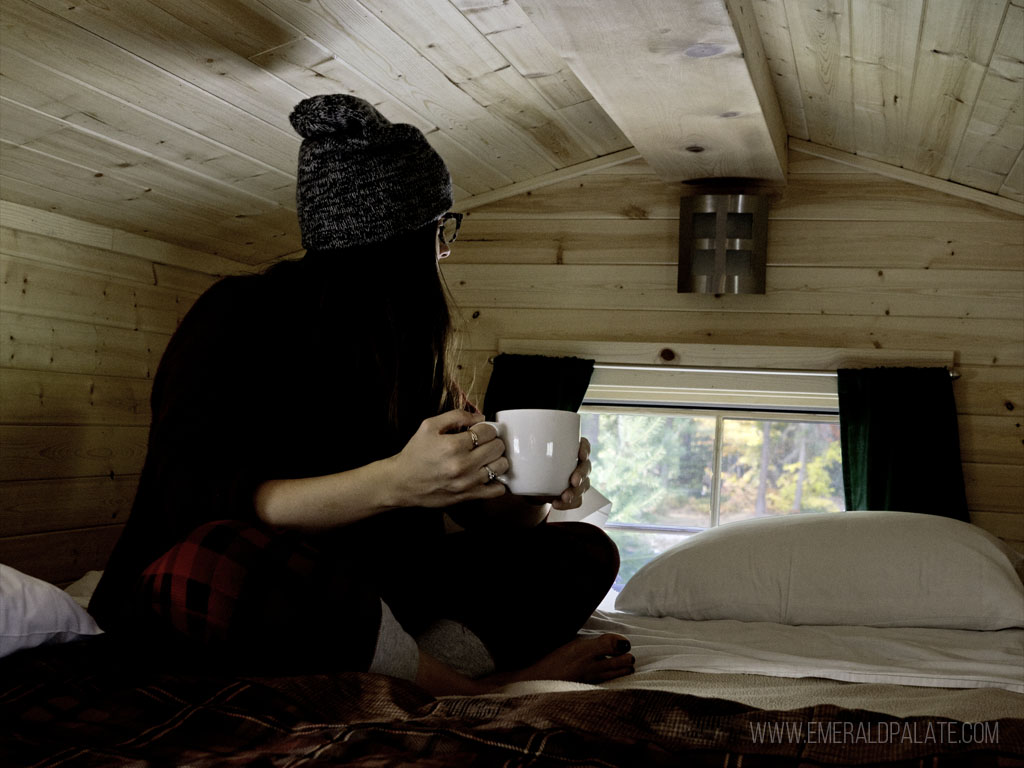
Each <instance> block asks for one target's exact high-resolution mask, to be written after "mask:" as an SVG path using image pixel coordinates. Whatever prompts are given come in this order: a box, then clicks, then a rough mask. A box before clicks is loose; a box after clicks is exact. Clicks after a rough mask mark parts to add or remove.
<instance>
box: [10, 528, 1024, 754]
mask: <svg viewBox="0 0 1024 768" xmlns="http://www.w3.org/2000/svg"><path fill="white" fill-rule="evenodd" d="M780 520H782V522H779V521H776V522H769V521H767V520H761V521H751V522H750V523H742V524H741V523H735V524H731V525H729V526H722V527H721V528H720V529H713V531H708V532H705V533H702V534H699V535H698V536H695V537H692V538H691V539H690V540H688V542H686V543H684V544H683V545H680V547H677V548H676V549H674V550H671V551H670V552H668V553H665V554H664V555H662V556H660V557H659V558H657V559H656V560H655V561H653V562H652V563H651V564H650V565H648V566H646V567H645V568H644V569H642V570H641V571H640V572H638V573H637V574H636V575H635V576H634V577H633V579H631V580H630V582H629V583H628V584H627V585H626V587H625V588H624V589H623V590H622V592H621V593H620V594H619V596H618V599H617V601H616V602H615V610H598V611H597V612H595V614H594V615H593V616H592V617H591V619H590V620H589V621H588V623H587V625H586V626H585V627H584V628H583V630H582V632H583V633H584V634H588V633H589V634H593V633H600V632H606V631H616V632H621V633H623V634H625V635H627V636H629V637H630V639H631V641H632V644H633V653H634V655H635V656H636V658H637V667H636V669H637V671H636V674H634V675H631V676H629V677H626V678H620V679H618V680H614V681H611V682H608V683H605V684H602V685H600V686H590V685H584V684H579V683H569V682H559V681H528V682H522V683H516V684H514V685H510V686H506V687H505V688H503V689H501V690H500V691H499V692H497V693H494V694H490V695H485V696H449V697H440V698H433V697H431V696H429V695H428V694H426V693H425V692H424V691H422V690H420V689H419V688H417V687H416V686H415V685H413V684H411V683H408V682H404V681H400V680H395V679H392V678H388V677H383V676H379V675H371V674H366V673H344V674H332V675H303V676H291V677H288V676H283V677H281V676H279V677H259V676H237V675H228V674H222V673H218V672H217V671H215V670H214V671H207V672H204V673H198V672H195V671H191V672H190V671H183V670H174V669H171V668H165V667H162V666H160V665H153V664H148V663H146V664H142V663H137V662H133V661H126V659H125V655H124V653H123V650H124V649H121V648H118V646H117V644H116V643H115V642H114V641H112V639H111V638H109V637H107V636H106V635H103V634H102V633H99V632H98V628H95V627H94V625H91V624H90V621H91V620H90V619H89V617H88V614H87V613H85V612H84V611H82V610H81V607H80V605H79V604H80V603H86V602H87V600H88V594H89V590H90V588H91V585H92V584H93V583H94V581H95V576H96V574H89V575H87V576H86V577H85V578H83V580H82V581H80V582H78V583H76V584H75V585H72V586H71V587H69V588H68V589H67V590H59V589H57V588H56V587H54V586H53V585H48V584H45V583H44V582H38V580H31V578H30V577H24V576H22V575H18V574H14V573H12V572H11V569H6V572H5V571H4V570H3V569H0V587H2V594H3V595H4V599H5V603H4V604H5V616H4V624H5V626H4V628H3V629H4V634H3V636H2V637H0V641H2V642H4V643H5V644H6V645H3V646H0V653H2V654H3V658H2V659H0V762H3V761H6V762H3V764H5V765H6V764H11V765H39V766H49V765H62V766H99V765H103V766H108V765H109V766H129V765H131V766H138V765H190V766H213V765H235V764H238V765H267V766H270V765H275V766H277V765H280V766H293V765H294V766H299V765H310V766H314V765H331V766H334V765H345V766H384V765H387V766H405V765H417V766H490V765H495V766H497V765H502V766H506V765H507V766H518V765H522V766H526V765H530V766H556V765H557V766H623V768H633V767H634V766H647V765H650V766H662V765H664V766H674V765H682V764H686V765H716V766H722V765H727V766H729V765H735V766H739V765H743V766H760V765H772V766H789V765H809V766H810V765H907V766H910V765H924V764H925V761H927V764H929V765H958V766H959V765H971V766H988V765H992V766H996V765H998V766H1009V765H1024V584H1022V582H1021V578H1020V570H1021V560H1022V558H1021V557H1020V556H1018V555H1016V554H1015V553H1013V552H1012V551H1011V550H1009V549H1008V548H1006V547H1005V546H1003V545H1002V544H1001V543H1000V542H999V541H998V540H997V539H994V538H993V537H991V536H989V535H988V534H986V533H985V532H984V531H981V530H980V529H978V528H976V527H975V526H970V525H968V524H966V523H960V522H957V521H953V520H947V519H945V518H941V517H935V516H928V515H919V514H910V513H894V512H880V513H848V514H846V515H821V516H808V515H805V516H798V517H797V518H794V519H792V520H790V521H789V522H786V519H780ZM714 531H717V533H715V532H714ZM709 534H710V535H709ZM13 582H17V583H16V584H14V585H13V586H12V583H13ZM76 601H77V602H76ZM32 603H35V604H36V605H35V609H33V607H32V605H31V604H32ZM22 605H24V606H25V607H24V609H23V608H21V607H20V606H22ZM40 606H45V607H44V608H41V607H40ZM47 611H49V613H47ZM19 612H20V613H23V614H25V615H24V616H22V617H15V616H14V614H15V613H19ZM44 614H46V615H44ZM15 620H17V622H18V623H19V626H17V627H12V622H14V621H15ZM512 620H515V617H510V621H512ZM19 633H20V634H19ZM15 646H18V647H15Z"/></svg>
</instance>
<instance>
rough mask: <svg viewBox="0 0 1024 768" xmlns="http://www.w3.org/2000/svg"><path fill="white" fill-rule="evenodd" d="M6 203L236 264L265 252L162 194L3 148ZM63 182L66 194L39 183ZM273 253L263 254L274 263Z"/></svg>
mask: <svg viewBox="0 0 1024 768" xmlns="http://www.w3.org/2000/svg"><path fill="white" fill-rule="evenodd" d="M0 152H2V157H3V166H2V168H3V185H2V187H0V193H2V194H3V196H4V199H7V200H11V201H13V202H18V203H22V204H25V205H36V206H39V207H43V208H44V209H48V208H53V207H56V208H57V210H58V212H61V213H66V214H67V215H72V216H76V217H82V218H86V219H88V220H90V221H96V222H99V223H103V224H106V225H108V226H110V227H111V228H115V227H116V228H126V229H134V230H135V231H136V232H137V233H138V234H147V235H151V236H154V237H165V238H167V239H168V240H169V241H171V242H174V243H177V244H179V245H184V246H186V247H189V248H194V249H200V250H206V251H208V252H210V253H213V254H216V255H230V256H232V257H233V258H236V259H251V258H252V255H253V254H254V253H256V254H259V253H261V252H263V251H266V249H267V246H266V245H265V244H264V243H262V242H259V243H256V242H253V243H249V244H239V243H238V242H237V241H229V240H224V239H221V238H220V237H219V235H220V234H221V232H220V230H219V220H213V221H210V220H209V218H208V217H205V216H204V218H197V216H196V213H197V209H195V208H193V209H191V210H188V209H187V208H186V207H185V206H184V205H183V204H181V203H179V202H178V201H176V200H174V199H172V198H168V197H166V196H163V195H161V194H160V193H158V192H154V191H148V192H147V191H146V188H143V187H138V186H135V185H133V184H129V183H126V182H122V181H119V180H117V179H114V178H112V177H109V176H105V175H104V174H103V173H101V172H99V171H95V170H93V169H90V168H86V167H83V166H80V165H78V164H75V163H69V162H65V161H63V160H59V159H57V158H53V157H50V156H48V155H45V154H43V153H40V152H35V151H32V150H30V149H26V148H24V147H17V146H14V145H12V144H6V143H2V144H0ZM40 178H42V179H49V180H53V179H58V180H59V183H60V186H61V191H60V192H57V191H55V190H52V189H46V188H42V187H39V186H37V185H36V184H35V183H34V181H33V180H35V179H40ZM271 255H275V254H273V253H268V254H265V255H264V258H269V257H270V256H271Z"/></svg>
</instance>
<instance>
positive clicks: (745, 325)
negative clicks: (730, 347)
mask: <svg viewBox="0 0 1024 768" xmlns="http://www.w3.org/2000/svg"><path fill="white" fill-rule="evenodd" d="M572 290H573V287H572V286H571V285H567V286H566V289H565V291H564V293H569V292H571V291H572ZM461 313H462V315H463V316H464V317H466V318H468V320H467V331H466V333H467V334H468V340H467V342H466V347H467V348H474V349H496V348H497V340H498V339H499V338H506V337H516V338H528V339H538V338H552V339H577V338H578V339H590V340H601V339H611V340H631V341H639V340H643V339H650V338H662V339H675V340H677V341H679V342H680V343H689V344H698V343H708V344H711V343H722V344H728V343H730V342H732V343H735V340H737V339H739V340H742V343H744V344H764V345H768V346H773V345H782V346H801V345H813V346H822V347H849V348H851V349H857V348H871V347H874V348H876V349H879V348H893V349H923V350H943V349H955V350H957V351H958V362H959V363H960V364H964V365H1002V366H1024V349H1022V345H1021V343H1020V329H1019V327H1018V325H1017V324H1015V323H1013V322H1009V321H1006V320H974V319H968V320H961V319H949V318H945V319H938V320H936V319H935V318H907V317H899V318H897V317H891V316H890V317H873V316H869V315H863V316H860V317H851V316H845V315H832V316H829V317H828V319H827V320H828V321H827V322H823V320H822V317H821V316H820V315H815V314H803V315H793V314H771V315H765V314H760V313H757V312H717V311H708V312H693V313H687V314H685V315H682V316H681V314H680V313H678V312H664V311H661V312H658V311H654V312H652V311H644V310H616V311H614V312H610V311H608V310H606V309H565V308H563V307H561V306H560V304H559V305H550V306H549V307H547V308H545V309H543V310H538V309H533V310H529V311H527V310H524V309H523V308H508V307H487V306H483V305H473V304H464V305H462V307H461Z"/></svg>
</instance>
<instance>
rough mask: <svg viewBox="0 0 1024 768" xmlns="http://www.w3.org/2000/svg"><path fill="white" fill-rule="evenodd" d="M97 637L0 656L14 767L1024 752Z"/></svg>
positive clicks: (863, 715)
mask: <svg viewBox="0 0 1024 768" xmlns="http://www.w3.org/2000/svg"><path fill="white" fill-rule="evenodd" d="M103 646H104V642H103V638H102V637H100V638H96V639H95V640H94V641H86V642H82V643H76V644H74V645H71V646H59V647H52V648H42V649H34V650H33V651H26V652H22V653H19V654H15V655H14V656H11V657H9V658H7V659H5V660H2V661H0V764H2V765H5V766H6V765H14V766H21V765H25V766H58V765H59V766H74V767H75V768H78V767H79V766H142V765H154V766H156V765H159V766H170V765H188V766H198V767H200V768H205V767H206V766H233V765H259V766H359V767H360V768H371V767H376V766H428V767H429V766H437V767H438V768H441V767H442V766H443V767H444V768H451V767H452V766H469V767H473V766H536V767H541V768H544V767H546V766H595V767H601V768H605V767H607V768H619V767H621V768H639V767H641V766H678V765H683V764H686V765H697V766H704V765H708V766H711V765H714V766H740V765H742V766H747V767H749V766H837V765H891V766H918V765H922V764H923V763H922V761H925V760H927V761H928V765H933V766H953V765H956V766H1010V765H1024V720H997V721H990V722H987V723H976V724H975V723H960V722H956V721H949V720H942V719H938V718H919V717H915V718H894V717H890V716H888V715H881V714H877V713H872V712H866V711H860V710H843V709H839V708H837V707H834V706H818V707H808V708H805V709H799V710H789V711H768V710H759V709H755V708H751V707H749V706H746V705H742V704H738V703H735V702H731V701H725V700H721V699H707V698H699V697H695V696H686V695H681V694H673V693H668V692H660V691H638V690H637V691H629V690H616V691H612V690H588V691H572V692H566V693H545V694H534V695H523V696H507V695H505V696H503V695H492V696H465V697H445V698H441V699H435V698H432V697H431V696H429V695H428V694H426V693H425V692H423V691H422V690H420V689H419V688H417V687H416V686H414V685H412V684H409V683H406V682H403V681H399V680H394V679H391V678H387V677H382V676H378V675H371V674H365V673H344V674H332V675H303V676H295V677H272V678H271V677H252V676H248V677H246V676H230V675H218V674H195V673H193V674H187V673H180V672H169V671H166V670H164V671H160V670H156V669H153V668H152V667H151V666H150V667H143V666H139V665H134V664H133V665H121V664H119V662H118V659H117V654H115V653H111V652H110V651H109V648H108V649H105V650H104V648H103Z"/></svg>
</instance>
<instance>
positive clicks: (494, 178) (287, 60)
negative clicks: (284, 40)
mask: <svg viewBox="0 0 1024 768" xmlns="http://www.w3.org/2000/svg"><path fill="white" fill-rule="evenodd" d="M252 60H253V62H254V63H256V64H259V65H260V66H261V67H263V68H264V69H267V70H268V71H271V72H273V73H274V74H276V75H277V76H278V77H280V78H282V79H283V80H286V81H287V82H289V83H291V84H292V85H293V86H294V87H296V88H297V89H299V90H300V91H302V92H303V93H305V94H308V95H310V96H313V95H317V94H321V93H351V94H354V95H356V96H359V97H361V98H363V99H366V100H367V101H369V102H370V103H371V104H373V105H374V106H375V107H376V108H377V109H379V110H380V112H381V114H383V115H384V116H385V117H387V118H388V119H389V120H391V121H393V122H397V123H409V124H410V125H415V126H416V127H417V128H419V129H420V130H421V131H423V132H424V134H426V136H427V140H428V141H429V142H430V143H431V145H432V146H433V147H434V149H435V150H437V152H438V153H439V154H440V155H441V156H442V157H443V158H444V160H445V164H446V165H447V166H448V169H449V171H450V172H451V174H452V178H453V179H454V180H455V181H456V182H457V183H458V184H459V185H460V186H462V187H463V188H465V189H467V190H469V191H470V192H471V193H473V194H477V193H479V192H484V191H486V190H490V189H495V188H496V187H502V186H505V185H507V184H511V183H512V179H510V178H509V177H507V176H505V174H503V173H502V172H501V171H499V170H497V169H496V168H494V167H493V166H492V165H491V164H490V163H489V162H487V161H486V160H484V159H481V158H480V157H478V156H476V155H473V154H472V153H470V152H469V151H468V150H467V149H466V148H465V147H464V146H462V145H461V144H459V143H458V142H457V141H456V140H454V139H453V138H452V137H451V136H450V135H449V134H448V133H446V132H444V131H441V130H439V129H438V128H437V126H436V125H435V124H434V123H433V122H432V121H430V120H427V119H425V118H424V117H423V116H422V115H420V114H419V113H417V112H415V111H414V110H412V109H410V108H409V107H408V106H407V105H406V104H404V103H403V102H401V101H399V100H398V99H396V98H395V97H394V96H393V95H391V94H390V93H388V92H387V91H385V90H384V89H382V88H380V87H379V86H378V85H377V84H376V83H374V82H373V81H372V80H370V79H369V78H367V77H366V76H365V75H363V74H362V73H360V72H358V71H357V70H355V69H353V68H352V67H350V66H349V65H348V64H346V63H345V62H343V61H341V60H339V59H338V58H336V57H335V56H334V54H332V53H331V52H330V51H328V50H327V49H326V48H325V47H324V46H322V45H320V44H319V43H317V42H316V41H315V40H311V39H309V38H308V37H301V38H299V39H298V40H295V41H292V42H290V43H288V44H286V45H283V46H280V47H278V48H274V49H273V50H269V51H266V52H264V53H261V54H258V55H256V56H253V57H252Z"/></svg>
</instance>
